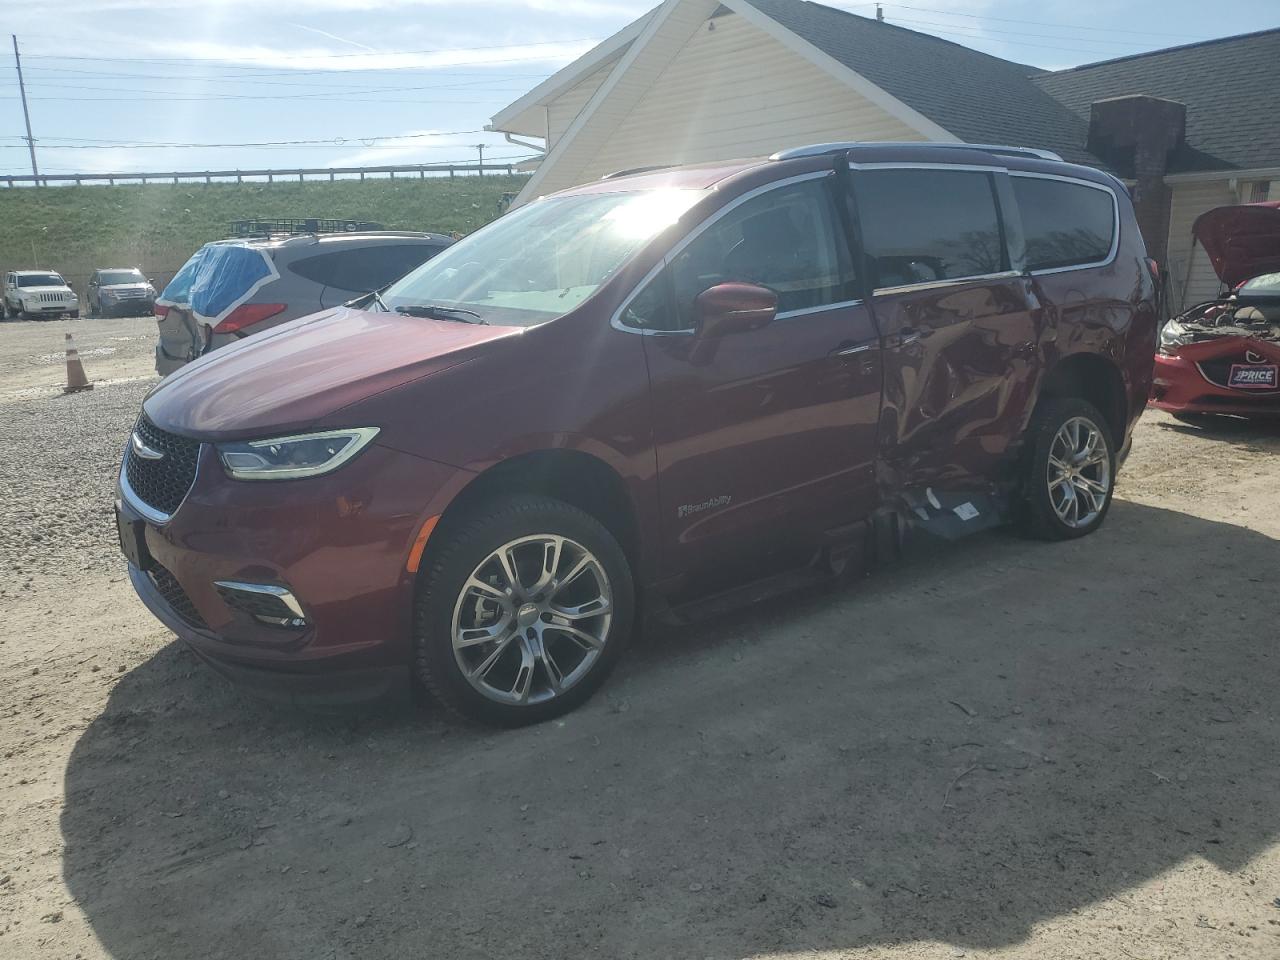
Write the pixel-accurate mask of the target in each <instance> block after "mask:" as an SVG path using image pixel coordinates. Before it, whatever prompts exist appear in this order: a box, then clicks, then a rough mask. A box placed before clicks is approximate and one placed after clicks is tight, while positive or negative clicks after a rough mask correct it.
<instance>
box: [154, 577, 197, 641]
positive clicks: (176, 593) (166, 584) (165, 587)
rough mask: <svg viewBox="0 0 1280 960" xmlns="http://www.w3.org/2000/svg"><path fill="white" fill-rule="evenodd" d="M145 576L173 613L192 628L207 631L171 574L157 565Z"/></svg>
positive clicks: (185, 592)
mask: <svg viewBox="0 0 1280 960" xmlns="http://www.w3.org/2000/svg"><path fill="white" fill-rule="evenodd" d="M147 576H149V577H150V578H151V582H152V583H154V584H155V585H156V589H157V590H159V591H160V596H162V597H164V602H165V603H167V604H169V606H170V607H172V608H173V612H174V613H176V614H177V615H178V616H179V617H181V618H182V619H183V620H184V621H186V622H187V623H189V624H190V625H191V626H193V627H197V628H199V629H201V630H207V629H209V625H208V624H207V623H205V622H204V617H202V616H200V611H199V610H197V609H196V607H195V604H194V603H192V602H191V598H190V597H188V596H187V591H185V590H183V589H182V585H181V584H180V583H178V581H177V580H176V579H175V578H174V576H173V574H172V573H170V572H169V571H168V570H166V569H165V568H164V567H161V566H159V565H157V566H155V567H152V568H151V570H150V571H149V572H148V574H147Z"/></svg>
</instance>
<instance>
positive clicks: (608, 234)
mask: <svg viewBox="0 0 1280 960" xmlns="http://www.w3.org/2000/svg"><path fill="white" fill-rule="evenodd" d="M1051 157H1052V155H1046V154H1042V153H1040V152H1038V151H1025V150H1017V149H1012V148H1008V149H1006V148H995V147H991V148H983V149H976V148H965V147H962V146H960V145H937V144H916V145H884V146H880V145H849V144H844V145H819V146H814V147H809V148H800V149H795V150H790V151H786V152H784V153H781V154H777V155H775V157H774V158H771V159H767V160H759V161H750V162H735V163H721V164H711V165H704V166H694V167H686V168H674V169H667V170H655V171H649V172H645V173H639V174H635V175H628V176H619V177H614V178H606V179H605V180H603V181H601V182H597V183H593V184H589V185H586V186H582V187H578V188H576V189H572V190H568V191H565V192H563V193H561V194H558V195H556V196H553V197H550V198H547V199H543V200H539V201H537V202H535V203H530V204H528V205H526V206H523V207H521V208H519V209H517V210H515V211H513V212H511V213H509V214H507V215H506V216H505V217H503V218H501V219H499V220H497V221H495V222H494V223H492V224H490V225H489V226H487V227H485V228H484V229H482V230H480V231H478V232H477V233H475V234H473V235H471V236H469V237H467V238H465V239H464V240H462V241H460V242H459V243H458V244H457V245H455V246H453V247H451V248H450V249H449V250H446V251H445V252H444V253H442V254H441V255H440V256H438V257H436V258H435V259H433V260H431V261H430V262H429V263H427V264H425V265H423V266H422V267H420V268H418V269H417V270H415V271H414V272H413V273H411V274H409V275H408V276H406V277H405V278H403V279H402V280H400V281H398V282H397V283H394V284H392V285H391V286H390V287H389V288H388V289H387V290H385V291H383V292H382V294H381V296H380V297H378V298H371V302H370V303H369V304H368V306H367V307H365V308H363V309H357V308H354V307H342V308H335V309H331V310H326V311H324V312H322V313H319V314H316V315H314V316H311V317H307V318H304V319H301V320H297V321H295V322H293V323H290V324H286V325H285V326H283V327H279V328H277V329H275V330H272V331H269V332H268V333H266V334H264V335H262V336H260V337H258V338H256V339H255V341H254V342H252V343H244V344H237V345H234V346H232V347H228V348H225V349H223V350H221V351H220V352H218V353H217V354H215V355H214V356H211V357H205V358H202V359H200V360H199V361H197V362H196V363H193V364H191V365H189V366H188V367H186V368H184V369H183V370H181V371H179V372H178V373H177V374H175V375H174V376H172V377H170V378H169V379H167V380H165V381H164V382H162V383H161V384H160V385H159V386H158V387H156V389H155V390H153V391H152V392H151V394H150V395H149V396H148V397H147V398H146V399H145V400H144V403H143V409H142V413H141V415H140V416H139V418H138V421H137V426H136V428H135V429H134V432H133V436H132V437H131V439H130V446H129V448H128V450H127V452H126V456H125V459H124V463H123V467H122V470H121V473H120V481H119V501H118V510H119V529H120V539H121V543H122V545H123V549H124V552H125V554H126V556H127V557H128V558H129V574H130V577H131V579H132V582H133V585H134V587H135V589H136V590H137V592H138V594H139V596H141V597H142V599H143V601H144V602H145V603H146V604H147V605H148V606H149V607H150V608H151V610H152V611H153V612H154V613H155V615H156V616H157V617H159V618H160V619H161V620H162V621H163V622H164V623H165V624H166V625H168V626H169V627H170V628H171V629H172V630H173V631H174V632H175V633H177V634H178V635H179V636H180V637H182V638H183V639H185V640H186V641H187V642H188V643H189V644H190V645H191V647H192V648H193V649H194V650H195V651H196V652H197V653H198V654H199V655H200V656H201V657H203V658H204V659H205V660H206V661H208V662H209V663H211V664H213V665H214V666H215V667H217V668H218V669H219V670H221V671H222V672H224V673H225V674H227V675H229V676H232V677H235V678H237V679H239V680H241V681H243V682H245V683H247V684H251V685H254V686H256V687H258V688H259V689H268V690H279V689H291V690H292V691H293V695H294V696H297V697H305V698H313V697H314V698H321V697H329V698H348V699H356V698H360V697H365V696H370V695H373V694H375V693H378V692H381V691H385V690H388V689H402V688H407V687H408V679H409V676H410V675H411V674H412V675H414V676H416V677H417V679H418V680H420V681H421V682H422V683H423V684H425V686H426V687H427V688H428V689H429V690H430V691H431V692H432V693H433V694H434V695H435V696H436V697H437V698H438V699H439V700H440V701H442V702H443V703H445V704H447V705H448V706H450V707H451V708H453V709H455V710H457V711H459V712H461V713H463V714H465V715H467V716H469V717H474V718H477V719H480V720H483V721H488V722H493V723H498V724H519V723H526V722H530V721H536V720H541V719H544V718H547V717H551V716H555V715H556V714H559V713H561V712H563V711H565V710H568V709H570V708H571V707H573V706H574V705H576V704H579V703H581V702H582V701H583V700H584V699H586V697H588V696H589V695H590V693H591V692H592V691H593V690H595V689H596V688H597V687H598V686H599V685H600V683H601V682H602V680H603V678H604V676H605V675H606V673H607V672H608V671H609V669H610V668H611V667H612V666H613V665H614V664H615V663H616V662H617V660H618V658H619V656H620V655H621V653H622V650H623V649H624V647H625V646H626V644H627V641H628V639H629V637H630V635H631V633H632V631H633V626H634V623H635V619H636V614H637V608H638V606H639V605H640V604H641V603H643V604H644V608H645V609H646V610H648V611H649V612H650V613H652V614H654V615H665V616H669V617H672V618H677V619H689V618H693V617H697V616H706V615H710V614H713V613H715V612H716V611H719V610H722V609H723V608H724V606H725V605H726V604H729V603H731V602H735V601H741V600H743V599H755V598H757V597H759V596H760V595H761V594H763V593H765V592H768V591H770V590H775V589H781V588H782V587H783V586H785V585H791V584H794V583H796V582H809V581H812V580H813V579H817V578H823V577H827V576H830V575H834V574H835V573H836V572H837V571H840V570H841V569H843V568H845V567H847V565H848V564H849V563H850V562H851V561H852V562H856V563H862V562H864V560H866V559H868V558H871V559H874V557H875V556H876V555H880V554H883V553H885V552H890V553H891V552H892V551H893V549H894V548H895V547H896V545H897V543H898V542H899V536H900V534H902V533H903V531H905V530H911V529H914V530H916V531H919V533H918V534H914V533H913V535H922V536H924V535H928V534H930V533H934V534H938V535H940V536H943V537H957V536H961V535H963V534H965V533H968V532H970V531H974V530H979V529H983V528H986V527H989V526H992V525H994V524H997V523H1002V522H1005V521H1006V520H1013V521H1016V522H1017V523H1018V524H1020V525H1021V526H1022V528H1023V529H1025V530H1026V531H1028V532H1029V533H1031V534H1034V535H1035V536H1039V537H1044V538H1048V539H1053V540H1061V539H1069V538H1073V537H1080V536H1083V535H1085V534H1088V533H1091V532H1092V531H1094V530H1096V529H1097V528H1098V527H1099V525H1100V524H1101V523H1102V522H1103V519H1104V518H1105V517H1106V515H1107V510H1108V508H1109V507H1110V504H1111V496H1112V488H1113V484H1114V481H1115V476H1116V471H1117V470H1118V469H1119V467H1120V464H1121V461H1122V460H1123V457H1124V454H1125V452H1126V451H1127V448H1128V445H1129V439H1130V431H1131V428H1132V426H1133V424H1134V423H1135V421H1136V420H1137V418H1138V416H1139V415H1140V414H1141V412H1142V410H1143V408H1144V406H1145V404H1146V399H1147V394H1148V392H1149V390H1150V388H1151V369H1152V357H1153V355H1154V353H1155V344H1156V314H1155V308H1154V297H1155V289H1156V287H1155V278H1154V276H1153V273H1152V271H1151V269H1150V267H1149V265H1148V263H1147V261H1146V260H1145V249H1144V247H1143V243H1142V238H1141V236H1140V234H1139V232H1138V227H1137V224H1136V222H1135V219H1134V213H1133V208H1132V204H1131V202H1130V199H1129V196H1128V194H1127V192H1126V191H1125V188H1124V186H1123V185H1122V184H1121V183H1120V182H1119V181H1118V180H1116V179H1115V178H1113V177H1111V176H1109V175H1108V174H1105V173H1100V172H1099V171H1097V170H1093V169H1089V168H1085V167H1079V166H1073V165H1070V164H1066V163H1062V162H1060V161H1058V160H1056V159H1051ZM744 583H745V584H748V586H746V587H743V586H742V584H744ZM852 629H855V630H856V626H855V627H854V628H852ZM833 642H837V640H836V638H833ZM839 642H846V641H845V640H844V639H842V638H841V639H839Z"/></svg>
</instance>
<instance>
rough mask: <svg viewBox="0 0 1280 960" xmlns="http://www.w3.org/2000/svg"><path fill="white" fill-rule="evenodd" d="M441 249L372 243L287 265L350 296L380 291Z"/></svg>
mask: <svg viewBox="0 0 1280 960" xmlns="http://www.w3.org/2000/svg"><path fill="white" fill-rule="evenodd" d="M443 249H444V247H442V246H440V245H439V244H434V243H432V244H427V243H396V244H375V245H372V246H362V247H348V248H347V249H344V250H334V251H332V252H330V253H321V254H317V255H316V256H314V257H305V258H304V259H302V260H298V261H296V262H294V263H292V264H290V265H289V269H290V270H291V271H293V272H294V273H296V274H297V275H298V276H300V277H303V278H305V279H307V280H310V281H312V282H313V283H319V284H322V285H324V286H326V287H336V288H338V289H339V290H350V291H352V292H353V293H368V292H369V291H370V290H379V289H381V288H382V287H385V286H386V285H387V284H389V283H391V282H393V281H395V280H399V279H400V278H401V277H403V276H404V275H405V274H406V273H408V272H409V271H411V270H413V269H414V268H416V267H418V266H420V265H421V264H423V263H426V262H427V261H428V260H430V259H431V258H432V257H434V256H435V255H436V254H437V253H439V252H440V251H441V250H443Z"/></svg>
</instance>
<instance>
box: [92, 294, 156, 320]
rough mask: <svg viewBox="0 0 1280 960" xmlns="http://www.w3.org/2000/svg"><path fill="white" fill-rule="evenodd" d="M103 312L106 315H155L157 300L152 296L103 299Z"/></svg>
mask: <svg viewBox="0 0 1280 960" xmlns="http://www.w3.org/2000/svg"><path fill="white" fill-rule="evenodd" d="M101 306H102V309H101V311H100V312H101V314H102V315H103V316H104V317H149V316H152V315H154V313H155V309H156V302H155V300H154V298H151V297H146V298H143V297H136V298H131V299H126V300H103V301H102V302H101Z"/></svg>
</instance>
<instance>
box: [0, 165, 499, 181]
mask: <svg viewBox="0 0 1280 960" xmlns="http://www.w3.org/2000/svg"><path fill="white" fill-rule="evenodd" d="M514 173H515V164H511V163H449V164H432V163H418V164H406V165H401V166H393V167H301V168H293V169H285V170H177V171H171V172H168V173H42V174H39V175H38V176H36V175H33V174H0V180H2V181H4V183H5V184H7V185H8V186H10V187H14V186H18V185H21V184H32V185H34V186H44V187H47V186H49V185H50V184H51V183H73V184H75V185H76V186H80V185H82V184H85V183H107V184H110V185H112V186H114V185H115V184H117V183H139V182H140V183H151V182H155V183H161V182H165V183H182V182H184V181H185V182H187V183H191V182H198V181H204V182H205V183H213V182H214V181H215V180H217V181H219V182H222V181H227V182H231V181H234V182H235V183H243V182H244V181H245V179H247V178H261V177H266V179H267V183H274V182H275V181H276V180H277V179H281V180H292V179H294V178H295V177H296V178H297V180H298V182H300V183H301V182H304V181H305V180H306V178H307V177H312V178H320V179H328V180H335V179H337V178H338V177H339V176H343V177H346V176H355V175H359V177H360V179H361V180H363V179H365V177H366V176H367V175H379V174H385V175H386V176H387V177H388V178H390V179H392V180H394V179H395V178H396V174H407V175H410V176H412V175H414V174H417V175H418V177H420V178H422V179H425V178H426V177H427V175H428V174H430V175H433V176H443V175H445V174H448V175H449V177H450V178H452V177H455V176H457V175H458V174H475V175H477V176H481V177H483V176H485V175H486V174H490V175H494V174H505V175H506V176H512V175H513V174H514Z"/></svg>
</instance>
